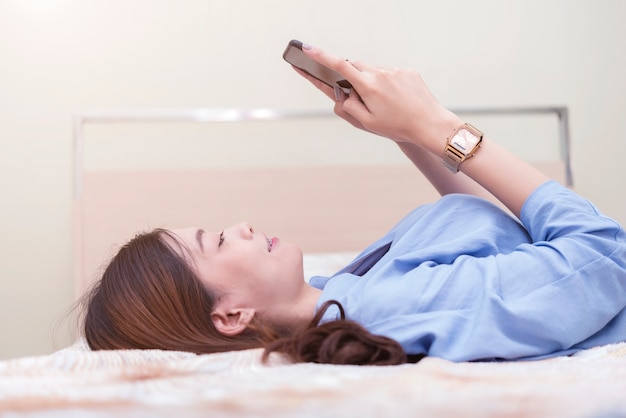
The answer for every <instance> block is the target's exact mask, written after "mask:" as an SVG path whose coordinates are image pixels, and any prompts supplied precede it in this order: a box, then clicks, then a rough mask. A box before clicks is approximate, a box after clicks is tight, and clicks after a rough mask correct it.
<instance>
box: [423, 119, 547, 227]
mask: <svg viewBox="0 0 626 418" xmlns="http://www.w3.org/2000/svg"><path fill="white" fill-rule="evenodd" d="M458 123H459V121H451V122H449V124H448V125H449V126H447V127H446V128H447V131H446V129H442V128H440V127H438V128H437V129H434V130H432V131H430V132H428V134H427V135H425V137H424V136H422V137H421V138H420V141H419V142H420V143H421V144H422V146H423V147H424V148H425V149H427V150H428V151H430V153H431V154H432V155H433V157H435V159H437V156H441V155H443V150H444V147H445V144H446V138H447V136H449V134H450V133H451V132H452V131H453V130H454V128H455V126H452V125H453V124H458ZM436 126H442V125H436ZM421 135H423V134H421ZM411 142H417V140H415V141H413V140H412V141H411ZM433 164H434V162H433ZM444 169H445V168H444ZM450 174H452V175H453V176H459V177H460V178H462V177H461V176H463V175H466V176H467V177H468V180H470V179H471V180H473V181H474V182H475V183H476V184H477V185H479V186H482V188H484V189H485V190H486V191H488V192H489V193H491V194H492V195H493V196H495V198H496V199H498V200H499V201H500V202H502V204H504V205H505V206H506V207H507V208H508V209H509V210H510V211H511V212H513V213H514V214H515V216H518V217H519V215H520V211H521V208H522V206H523V205H524V202H525V201H526V199H527V198H528V196H529V195H530V194H531V193H532V192H533V191H534V190H535V189H536V188H537V187H539V185H541V184H543V183H544V182H546V181H547V180H549V177H547V176H546V175H545V174H543V173H542V172H541V171H539V170H538V169H536V168H535V167H533V166H532V165H530V164H528V163H527V162H525V161H523V160H522V159H520V158H519V157H517V156H515V155H513V154H512V153H510V152H509V151H507V150H506V149H504V148H503V147H501V146H500V145H498V144H497V143H495V142H492V141H491V140H489V138H483V141H482V143H481V146H480V148H479V149H478V150H477V152H476V154H475V155H474V156H473V157H471V158H468V159H467V160H466V161H464V162H463V163H462V164H461V166H460V172H459V173H457V174H454V173H450ZM447 184H449V185H450V186H449V187H452V186H454V187H461V186H460V184H465V181H463V180H461V179H459V180H456V181H452V182H450V183H447Z"/></svg>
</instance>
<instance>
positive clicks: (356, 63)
mask: <svg viewBox="0 0 626 418" xmlns="http://www.w3.org/2000/svg"><path fill="white" fill-rule="evenodd" d="M347 61H348V62H349V63H350V65H352V66H353V67H354V68H356V69H357V70H359V72H363V71H374V70H376V69H377V68H376V67H372V66H371V65H367V64H366V63H364V62H361V61H350V60H347Z"/></svg>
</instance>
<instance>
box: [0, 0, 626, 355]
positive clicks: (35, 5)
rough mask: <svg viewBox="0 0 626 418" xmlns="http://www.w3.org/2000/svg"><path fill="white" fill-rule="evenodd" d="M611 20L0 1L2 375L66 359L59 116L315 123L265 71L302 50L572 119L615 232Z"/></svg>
mask: <svg viewBox="0 0 626 418" xmlns="http://www.w3.org/2000/svg"><path fill="white" fill-rule="evenodd" d="M625 18H626V2H623V1H622V0H595V1H591V0H519V1H501V0H474V1H472V2H468V1H464V0H428V1H416V0H396V1H392V0H378V1H377V0H367V1H364V0H363V1H357V0H351V1H347V0H346V1H342V0H299V1H287V0H284V1H280V0H265V1H255V0H248V1H244V0H239V1H233V0H219V1H218V0H213V1H209V0H185V1H180V0H170V1H167V0H135V1H126V0H125V1H122V0H110V1H104V0H102V1H95V0H92V1H87V0H0V196H1V199H2V204H1V205H0V234H1V236H2V239H1V240H0V254H1V258H0V336H1V337H0V358H10V357H15V356H21V355H33V354H42V353H48V352H51V351H52V350H54V349H55V348H57V347H59V346H62V345H63V344H66V343H67V341H68V337H67V327H66V326H63V327H61V328H59V329H56V330H55V329H54V324H55V323H56V321H57V320H58V319H59V317H61V316H62V315H63V314H64V313H65V312H66V311H67V309H68V308H69V307H70V305H71V303H72V287H71V279H72V278H71V275H72V269H71V266H72V260H71V193H72V184H71V161H72V160H71V115H72V114H73V112H75V111H80V110H83V109H114V108H125V109H127V108H159V107H167V108H177V107H182V108H189V107H279V108H286V107H298V108H325V107H327V106H328V105H329V104H328V102H327V100H326V99H325V98H323V97H321V95H319V94H318V93H317V92H316V91H315V90H314V89H312V88H311V87H310V86H308V85H307V84H306V83H303V82H302V81H301V80H300V79H298V77H295V76H294V74H293V73H292V72H291V70H290V68H289V67H288V66H287V65H285V64H284V63H283V62H282V60H281V58H280V55H281V53H282V50H283V48H284V46H285V44H286V42H287V41H288V40H289V39H292V38H296V39H301V40H304V41H307V42H309V43H313V44H316V45H319V46H322V47H324V48H326V49H329V50H332V51H333V52H336V53H338V54H342V55H344V56H347V57H349V58H351V59H362V60H365V61H368V62H370V63H373V64H380V65H387V66H412V67H414V68H417V69H419V70H420V71H421V72H422V74H423V76H424V77H425V79H426V80H427V82H429V84H430V86H431V88H432V90H433V91H434V93H435V94H436V95H437V96H438V97H439V99H440V100H441V101H442V102H443V103H444V104H446V105H448V106H454V107H457V106H472V105H486V106H499V105H516V106H517V105H561V104H563V105H567V106H569V108H570V110H571V133H572V146H573V151H572V152H573V162H574V175H575V181H576V190H577V191H578V192H580V193H581V194H582V195H584V196H586V197H588V198H590V199H591V200H593V201H594V202H595V203H597V205H598V206H599V207H600V208H601V209H602V210H603V211H604V212H606V213H607V214H609V215H611V216H613V217H615V218H617V219H618V220H619V221H620V222H622V223H626V199H625V198H623V197H622V195H623V193H624V186H623V183H622V179H624V178H626V168H624V165H623V164H622V161H621V158H622V156H623V155H626V140H625V139H624V137H623V133H622V132H623V128H622V126H621V125H620V122H621V121H622V120H623V114H624V112H625V111H626V82H625V77H624V74H626V29H625V26H624V24H623V22H624V20H625ZM620 128H621V129H620ZM53 334H54V335H56V338H57V339H56V343H55V342H54V341H53ZM55 344H56V345H55Z"/></svg>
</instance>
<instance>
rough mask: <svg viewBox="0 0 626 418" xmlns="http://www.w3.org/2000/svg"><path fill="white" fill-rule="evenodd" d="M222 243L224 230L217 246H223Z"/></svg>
mask: <svg viewBox="0 0 626 418" xmlns="http://www.w3.org/2000/svg"><path fill="white" fill-rule="evenodd" d="M222 243H224V231H222V232H220V239H219V242H218V243H217V247H218V248H219V247H221V246H222Z"/></svg>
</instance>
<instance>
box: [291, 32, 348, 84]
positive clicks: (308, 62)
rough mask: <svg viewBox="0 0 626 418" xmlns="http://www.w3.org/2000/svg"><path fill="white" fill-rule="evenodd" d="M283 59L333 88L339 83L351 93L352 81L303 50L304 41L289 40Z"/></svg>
mask: <svg viewBox="0 0 626 418" xmlns="http://www.w3.org/2000/svg"><path fill="white" fill-rule="evenodd" d="M283 59H284V60H285V61H287V62H288V63H289V64H291V65H293V66H294V67H297V68H299V69H301V70H302V71H304V72H305V73H307V74H309V75H311V76H313V77H315V78H317V79H318V80H319V81H321V82H322V83H324V84H327V85H329V86H330V87H333V88H334V87H335V85H338V86H339V87H341V88H342V90H343V91H344V92H345V93H346V94H350V90H351V89H352V85H351V84H350V82H348V80H346V79H344V78H343V77H342V76H341V74H339V73H338V72H336V71H334V70H331V69H330V68H328V67H326V66H324V65H322V64H319V63H317V62H315V61H313V60H312V59H311V58H309V57H308V56H307V55H306V54H305V53H304V52H302V42H300V41H296V40H295V39H294V40H291V41H289V44H288V45H287V48H285V52H283Z"/></svg>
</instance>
